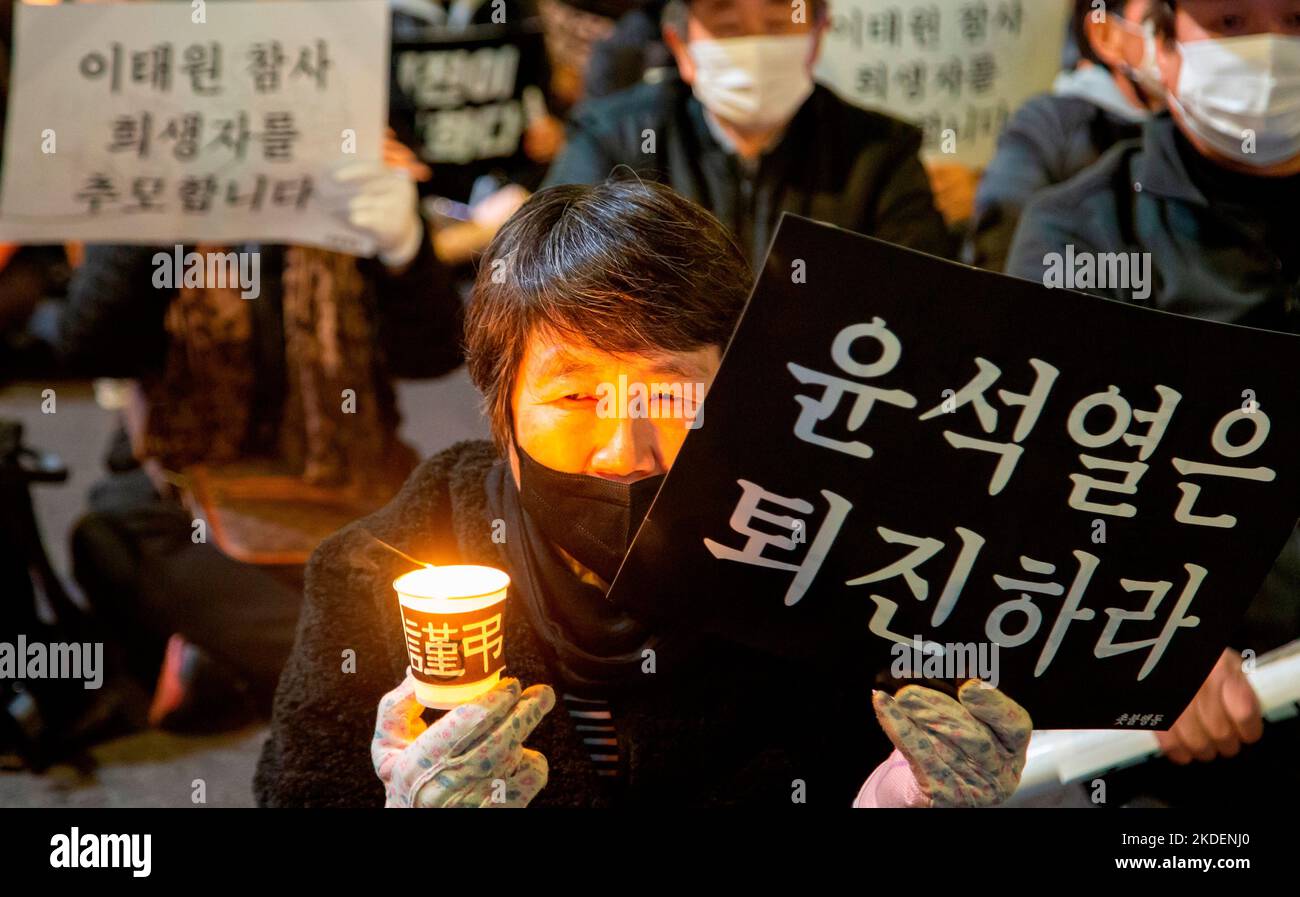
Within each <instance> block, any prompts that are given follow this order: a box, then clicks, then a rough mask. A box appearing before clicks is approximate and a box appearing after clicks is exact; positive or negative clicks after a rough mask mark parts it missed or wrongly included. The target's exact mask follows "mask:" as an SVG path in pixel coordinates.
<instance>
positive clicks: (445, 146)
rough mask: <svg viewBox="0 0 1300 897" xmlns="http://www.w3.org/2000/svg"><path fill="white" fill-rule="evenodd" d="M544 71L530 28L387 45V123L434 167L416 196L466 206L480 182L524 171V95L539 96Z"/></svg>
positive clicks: (489, 28)
mask: <svg viewBox="0 0 1300 897" xmlns="http://www.w3.org/2000/svg"><path fill="white" fill-rule="evenodd" d="M546 72H547V66H546V52H545V46H544V44H543V39H542V33H541V26H540V24H538V23H537V22H535V21H529V22H525V23H523V24H521V25H519V26H517V27H516V26H505V25H503V26H493V25H476V26H472V27H470V28H466V29H463V30H460V31H457V32H455V33H454V34H449V33H446V32H442V31H438V30H435V29H430V30H429V33H428V35H427V36H424V37H421V38H420V39H418V40H417V39H412V40H397V41H394V43H393V52H392V83H391V86H390V91H389V92H390V96H391V97H392V99H391V109H390V113H389V119H390V124H391V125H392V126H393V130H394V131H395V132H396V133H397V136H398V139H399V140H401V141H402V142H403V143H405V144H407V145H408V146H409V147H411V149H413V150H414V151H415V152H416V153H417V154H418V155H419V156H420V158H421V159H422V160H424V161H425V162H426V163H428V164H429V165H430V166H431V167H432V168H433V178H432V180H431V181H429V182H428V183H427V184H425V185H422V188H421V189H422V191H424V192H432V193H436V194H438V195H440V196H445V197H448V198H450V199H454V200H457V201H458V202H465V201H468V199H469V197H470V190H471V188H472V187H473V184H474V181H475V179H477V178H478V177H479V176H481V175H484V174H489V173H491V172H494V171H501V172H504V173H509V172H510V171H512V170H514V169H517V168H520V167H521V166H526V165H527V164H528V159H527V156H526V155H525V153H524V150H523V134H524V129H525V127H526V126H527V121H528V115H527V112H528V110H527V109H526V108H525V104H524V99H523V98H524V91H525V89H526V88H529V87H536V88H538V89H539V90H542V91H544V90H545V87H546Z"/></svg>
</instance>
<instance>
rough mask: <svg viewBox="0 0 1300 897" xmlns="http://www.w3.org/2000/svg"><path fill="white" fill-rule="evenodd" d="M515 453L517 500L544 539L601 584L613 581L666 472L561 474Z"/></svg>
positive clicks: (519, 449) (519, 453) (522, 453)
mask: <svg viewBox="0 0 1300 897" xmlns="http://www.w3.org/2000/svg"><path fill="white" fill-rule="evenodd" d="M515 453H516V454H517V455H518V457H519V501H520V503H521V504H522V505H523V507H524V509H525V510H527V511H528V515H529V516H530V517H532V518H533V520H534V521H536V523H537V526H538V527H539V528H540V529H541V531H542V532H543V533H544V534H545V535H546V537H547V538H548V539H550V540H551V541H552V542H554V543H555V544H556V545H558V546H560V547H561V548H563V549H564V550H565V551H567V552H568V553H569V554H570V555H572V556H573V559H574V560H576V561H577V562H578V563H580V564H582V566H584V567H586V568H587V569H588V570H591V571H592V572H594V573H595V574H596V575H597V576H599V577H600V578H601V579H603V580H605V582H613V581H614V576H615V575H616V574H617V573H618V568H619V565H620V564H622V563H623V558H624V557H625V556H626V555H627V550H628V548H629V547H631V545H632V538H633V537H634V536H635V535H636V531H637V530H638V529H639V528H640V526H641V522H642V521H643V520H645V516H646V514H647V513H648V512H649V511H650V505H651V504H652V503H653V502H654V500H655V496H656V495H657V494H658V493H659V487H660V485H662V484H663V481H664V475H663V474H660V475H659V476H653V477H646V478H645V479H643V480H637V481H636V482H635V483H617V482H615V481H613V480H605V479H601V478H600V477H593V476H588V475H587V474H583V473H563V472H561V471H558V470H555V469H553V468H550V467H547V466H545V465H544V464H539V463H538V462H537V461H534V460H533V459H532V458H531V457H529V456H528V453H527V452H525V451H524V450H523V449H522V448H520V447H519V443H517V442H516V443H515Z"/></svg>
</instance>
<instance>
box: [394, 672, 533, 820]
mask: <svg viewBox="0 0 1300 897" xmlns="http://www.w3.org/2000/svg"><path fill="white" fill-rule="evenodd" d="M554 706H555V692H554V691H553V690H552V689H551V687H550V686H549V685H534V686H532V687H531V688H529V689H527V690H526V691H523V692H522V693H521V692H520V684H519V680H518V679H513V678H505V679H502V680H501V681H500V682H498V683H497V684H496V686H495V687H493V688H492V690H491V691H489V692H486V693H485V694H483V695H480V696H479V697H478V698H476V699H475V700H473V701H470V702H468V703H465V704H462V705H460V706H459V707H456V708H454V709H452V710H449V711H448V712H447V713H445V714H444V715H443V716H442V717H441V718H439V719H438V720H437V721H436V722H434V723H433V724H432V725H428V724H426V723H425V722H424V720H422V719H421V718H420V714H422V713H423V712H424V707H423V706H422V705H421V704H420V703H419V702H418V701H417V700H416V699H415V682H414V680H413V679H412V678H411V674H410V672H409V671H408V672H407V674H406V679H405V680H404V681H403V682H402V684H401V685H399V686H398V687H397V688H395V689H393V690H392V691H390V692H389V693H388V694H386V695H384V697H383V699H382V700H381V701H380V702H379V713H378V718H377V720H376V723H375V737H374V741H373V742H372V743H371V746H370V756H371V759H372V760H373V761H374V765H375V772H376V773H378V774H379V779H380V781H382V782H383V783H384V789H385V792H386V799H385V802H384V805H385V806H387V807H523V806H527V805H528V802H529V801H531V800H532V799H533V798H534V797H536V796H537V792H539V791H541V790H542V787H543V786H544V785H545V784H546V778H547V765H546V758H545V757H543V756H542V755H541V754H540V753H538V752H537V751H533V750H528V749H527V748H525V747H524V746H523V741H524V739H525V738H527V737H528V735H529V733H531V732H532V731H533V728H534V727H536V725H537V723H538V722H540V721H541V719H542V717H543V716H544V715H545V714H546V713H548V712H549V711H550V710H551V708H552V707H554Z"/></svg>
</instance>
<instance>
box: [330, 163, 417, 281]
mask: <svg viewBox="0 0 1300 897" xmlns="http://www.w3.org/2000/svg"><path fill="white" fill-rule="evenodd" d="M334 181H335V183H338V184H345V185H351V186H353V187H354V188H355V189H356V193H355V194H354V195H353V196H352V198H351V199H349V200H348V207H347V208H348V212H347V220H348V224H350V225H352V227H354V228H356V229H357V230H360V231H364V232H367V233H369V234H370V235H371V236H372V237H373V239H374V241H375V248H376V249H377V250H378V252H379V258H380V260H381V261H382V262H383V263H384V264H385V265H387V266H388V267H390V268H400V267H402V266H403V265H405V264H406V263H407V262H409V261H410V260H411V259H413V258H415V254H416V253H417V252H418V251H419V249H420V240H421V239H423V237H424V226H423V224H422V223H421V221H420V214H419V212H418V211H417V203H418V201H419V197H418V196H417V195H416V190H415V184H414V182H412V180H411V176H410V175H409V174H408V173H407V172H406V171H404V170H402V169H398V168H391V167H389V166H387V165H384V164H383V163H380V162H349V163H348V164H346V165H344V166H342V167H341V168H339V169H337V170H336V171H335V172H334Z"/></svg>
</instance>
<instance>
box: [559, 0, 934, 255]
mask: <svg viewBox="0 0 1300 897" xmlns="http://www.w3.org/2000/svg"><path fill="white" fill-rule="evenodd" d="M809 13H810V15H809V16H808V17H807V18H806V19H804V20H802V21H796V20H795V17H794V16H792V15H791V7H790V4H789V3H788V2H786V0H691V2H686V0H670V2H668V3H667V4H666V6H665V7H664V12H663V37H664V42H665V44H666V45H667V47H668V49H669V51H670V52H671V53H672V56H673V58H674V60H675V61H676V64H677V71H678V72H679V74H680V77H669V78H664V79H662V80H658V81H655V82H653V83H645V82H643V83H641V84H638V85H636V86H634V87H631V88H628V89H627V90H623V91H620V92H617V93H614V94H610V95H608V96H605V97H601V98H599V99H593V100H591V101H589V102H587V103H584V104H582V105H581V106H580V107H578V108H576V109H575V110H574V111H573V113H572V115H571V117H570V120H569V126H568V132H567V138H566V143H565V147H564V149H563V151H562V152H561V153H560V155H559V157H558V158H557V159H556V161H555V164H554V165H553V166H552V167H551V170H550V172H549V173H548V174H547V176H546V181H545V184H546V185H554V184H566V183H577V184H594V183H599V182H600V181H603V180H604V179H605V178H607V177H609V176H610V174H611V173H613V172H614V170H615V169H616V168H619V167H620V166H626V167H628V168H629V169H631V170H632V171H635V172H636V173H637V174H638V175H640V176H643V177H647V178H652V179H655V180H659V181H662V182H664V183H666V184H668V185H669V186H671V187H672V188H673V189H674V190H676V191H678V192H679V193H681V194H683V195H684V196H686V197H688V198H690V199H693V200H695V201H696V202H699V203H701V204H702V205H704V206H705V207H706V208H707V209H709V210H710V211H711V212H713V214H715V215H716V216H717V217H718V218H720V219H721V220H722V222H723V223H724V224H726V225H727V226H728V227H729V228H731V230H732V232H733V233H734V234H735V235H736V237H737V239H738V240H739V241H740V245H741V247H742V249H743V250H744V251H745V254H746V257H747V258H748V260H749V261H750V263H751V264H754V263H757V262H758V261H759V260H761V259H762V257H763V255H764V253H765V252H766V250H767V245H768V242H769V241H770V239H771V236H772V232H773V230H774V229H775V226H776V222H777V219H778V218H779V217H780V214H781V212H782V211H790V212H795V213H798V214H801V215H806V216H808V217H810V218H815V219H817V220H820V221H825V222H829V223H831V224H836V225H839V226H840V227H845V228H848V229H850V230H854V231H857V232H859V233H864V234H868V235H870V236H873V237H878V238H880V239H882V240H887V241H889V242H892V243H898V244H900V245H903V246H908V247H911V248H913V249H918V250H921V251H923V252H928V253H931V254H933V255H938V256H948V255H950V254H951V252H952V245H951V241H950V239H949V236H948V233H947V230H946V227H945V225H944V221H943V218H942V216H941V215H940V214H939V212H938V211H937V210H936V209H935V207H934V201H933V197H932V195H931V192H930V184H929V181H928V180H927V178H926V173H925V169H924V168H923V167H922V165H921V161H920V158H919V156H918V153H919V150H920V146H921V132H920V130H918V129H917V128H915V127H913V126H912V125H909V124H906V123H904V122H901V121H898V120H896V119H894V118H890V117H888V116H886V115H883V114H880V113H875V112H869V111H865V110H862V109H859V108H857V107H855V106H852V105H850V104H848V103H846V102H844V101H843V100H841V99H840V98H839V97H837V96H836V95H835V94H834V93H833V92H832V91H831V90H829V89H828V88H826V87H824V86H822V85H819V84H817V83H815V82H814V80H813V75H812V71H813V66H814V65H815V63H816V60H817V55H818V52H819V51H820V47H821V40H822V36H823V34H824V32H825V29H826V26H827V21H828V20H827V12H826V4H825V3H824V2H820V0H814V2H813V3H812V4H811V6H810V7H809Z"/></svg>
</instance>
